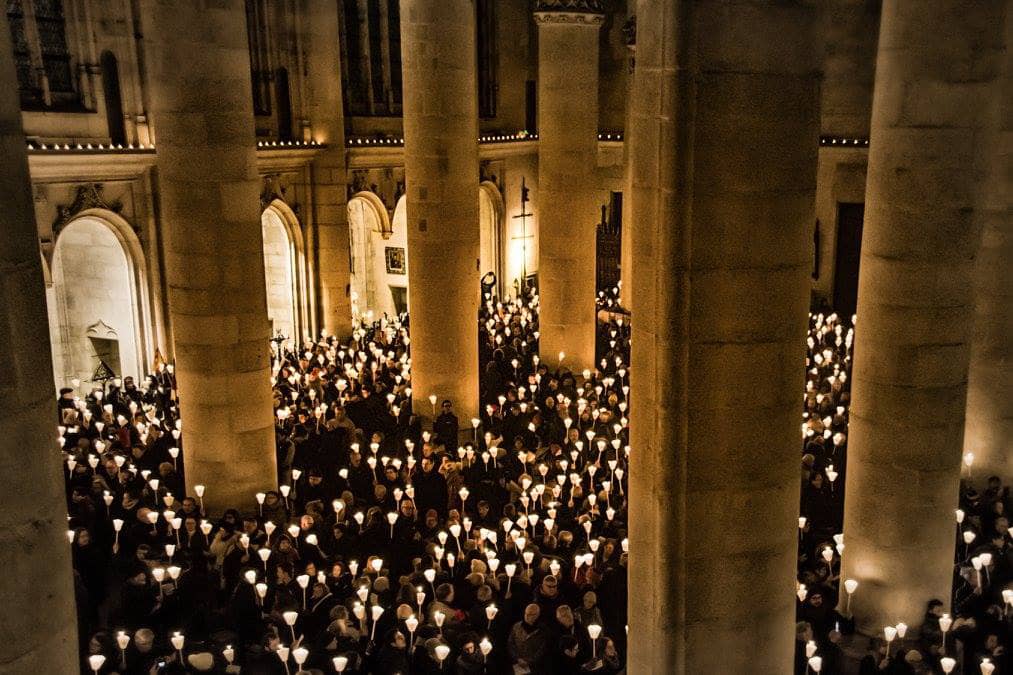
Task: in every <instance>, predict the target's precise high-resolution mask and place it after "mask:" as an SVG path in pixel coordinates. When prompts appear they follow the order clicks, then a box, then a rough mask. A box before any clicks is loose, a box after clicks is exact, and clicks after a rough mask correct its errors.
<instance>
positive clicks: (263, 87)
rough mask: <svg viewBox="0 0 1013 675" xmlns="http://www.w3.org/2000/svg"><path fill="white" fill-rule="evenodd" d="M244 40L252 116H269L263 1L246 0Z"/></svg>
mask: <svg viewBox="0 0 1013 675" xmlns="http://www.w3.org/2000/svg"><path fill="white" fill-rule="evenodd" d="M246 38H247V41H248V43H249V50H250V77H251V78H252V79H253V114H254V115H270V114H271V76H272V72H271V63H270V56H269V53H268V26H267V5H266V3H265V0H246Z"/></svg>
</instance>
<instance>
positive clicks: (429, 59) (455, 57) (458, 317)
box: [401, 0, 479, 425]
mask: <svg viewBox="0 0 1013 675" xmlns="http://www.w3.org/2000/svg"><path fill="white" fill-rule="evenodd" d="M475 60H476V51H475V7H474V3H473V2H471V0H403V2H402V3H401V63H402V67H403V69H404V78H403V82H404V85H403V86H404V99H403V100H404V135H405V152H404V155H405V182H406V189H407V199H406V206H407V213H408V303H409V309H410V312H411V354H412V399H413V403H412V409H413V410H414V411H415V413H416V414H417V415H420V416H421V417H423V418H424V419H428V418H429V417H430V416H431V414H432V407H431V406H430V403H429V396H430V395H432V394H435V395H436V397H437V398H438V399H440V400H443V399H448V398H449V399H451V400H452V401H453V402H454V407H455V409H456V412H457V416H458V419H460V421H461V424H462V425H468V423H469V420H471V418H473V417H477V416H478V415H477V411H478V302H479V270H478V239H479V234H478V232H479V228H478V81H477V74H476V63H475Z"/></svg>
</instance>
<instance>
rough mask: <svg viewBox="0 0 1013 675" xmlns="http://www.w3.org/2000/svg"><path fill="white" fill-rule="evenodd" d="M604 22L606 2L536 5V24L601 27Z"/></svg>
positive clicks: (553, 0) (565, 0)
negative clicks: (580, 24)
mask: <svg viewBox="0 0 1013 675" xmlns="http://www.w3.org/2000/svg"><path fill="white" fill-rule="evenodd" d="M604 20H605V3H604V0H538V2H537V3H536V4H535V22H536V23H585V24H593V25H601V23H602V22H603V21H604Z"/></svg>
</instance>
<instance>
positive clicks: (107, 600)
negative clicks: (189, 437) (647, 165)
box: [59, 294, 1013, 675]
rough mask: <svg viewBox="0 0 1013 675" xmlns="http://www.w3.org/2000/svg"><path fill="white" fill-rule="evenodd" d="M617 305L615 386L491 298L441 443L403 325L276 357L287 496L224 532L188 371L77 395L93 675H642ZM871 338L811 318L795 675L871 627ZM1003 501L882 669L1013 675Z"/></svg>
mask: <svg viewBox="0 0 1013 675" xmlns="http://www.w3.org/2000/svg"><path fill="white" fill-rule="evenodd" d="M610 300H611V302H610ZM599 310H600V311H599V334H598V336H597V337H598V339H597V348H598V356H597V358H598V359H599V362H598V363H597V364H596V365H597V368H596V369H595V370H593V371H583V372H579V373H571V372H569V371H568V370H566V369H565V368H560V369H558V370H550V369H549V368H548V367H546V365H545V364H544V363H543V362H541V361H540V360H539V357H538V305H537V296H536V295H532V296H531V297H530V298H527V299H525V300H524V301H521V300H511V301H503V302H499V301H497V300H496V299H495V298H494V297H492V296H491V295H487V296H486V301H485V303H484V305H483V307H482V310H481V315H480V317H479V322H478V339H479V343H480V363H481V380H480V399H481V403H480V407H481V410H480V413H479V417H477V418H475V419H474V420H461V419H458V417H457V415H456V414H455V408H454V403H455V402H453V401H449V400H440V399H439V398H438V397H436V396H434V395H430V396H428V397H426V400H427V403H428V406H427V407H428V408H429V409H427V410H426V411H424V412H425V413H427V415H428V414H430V413H431V417H432V418H433V421H432V423H431V424H426V425H423V424H422V423H421V421H420V419H419V417H418V416H417V415H416V414H415V412H414V411H413V410H412V392H411V377H410V365H411V355H410V349H409V344H410V341H409V339H408V334H409V328H410V325H409V319H408V317H407V316H402V317H398V318H396V319H387V318H385V319H383V320H380V321H377V322H375V323H371V324H366V323H363V324H361V325H359V326H358V327H357V328H356V330H355V331H354V333H353V335H352V337H351V339H350V340H348V341H344V342H341V341H338V340H336V339H335V338H333V337H327V336H322V337H320V338H319V339H318V340H315V341H305V342H304V343H303V344H300V345H299V346H298V348H297V347H296V346H295V345H294V344H293V343H292V342H291V341H288V340H281V339H279V340H276V341H274V342H273V343H272V344H273V345H274V347H273V351H274V358H273V370H272V373H273V375H272V386H273V387H274V393H275V411H276V440H277V450H278V453H277V463H278V474H279V477H280V479H279V485H278V488H277V489H276V490H271V491H267V492H264V493H259V494H256V495H250V499H249V502H248V503H247V504H246V506H245V508H241V509H239V510H229V511H226V512H225V513H223V514H220V513H216V514H212V513H207V512H206V511H205V509H204V505H203V491H202V490H200V489H199V488H195V494H191V495H188V494H187V493H186V489H185V485H184V482H183V479H182V474H183V471H184V470H185V467H184V466H183V455H182V453H181V452H180V448H181V447H182V443H183V442H184V439H183V437H182V434H181V433H180V429H181V426H180V423H179V419H178V406H177V400H176V394H175V391H176V390H175V382H174V376H173V369H172V366H171V364H158V366H157V367H156V368H155V369H154V373H153V374H152V375H150V376H149V377H148V378H146V379H145V381H144V382H142V383H141V384H140V386H138V385H137V384H136V383H135V382H133V381H132V379H131V378H124V379H123V380H122V381H119V380H115V381H113V382H111V383H110V386H108V387H101V388H96V389H94V390H92V391H91V392H90V393H88V395H87V396H85V397H84V398H78V397H77V396H76V391H75V389H73V388H67V389H64V390H62V391H61V396H60V401H59V407H60V427H59V431H60V444H61V446H62V447H63V452H64V457H65V462H66V472H67V473H66V477H67V496H68V515H69V524H70V529H69V531H68V538H69V539H70V542H71V546H72V548H73V560H74V571H75V585H76V593H77V604H78V608H79V629H80V630H79V634H80V636H81V639H82V644H81V649H82V654H83V659H82V672H84V673H98V674H99V675H102V674H106V673H119V674H121V675H126V674H131V675H132V674H135V673H137V674H144V675H147V674H149V673H173V672H215V673H235V672H242V673H278V674H279V675H280V674H288V673H294V672H299V671H302V672H348V673H359V672H362V673H365V672H370V673H408V672H413V673H428V672H443V671H447V672H455V673H501V672H503V673H505V672H510V673H525V672H530V673H580V672H593V673H615V672H620V671H622V670H623V669H624V662H625V651H626V637H627V636H626V623H627V621H626V616H627V586H626V566H627V540H626V518H627V508H626V494H627V470H628V458H629V453H630V448H629V446H628V438H629V436H628V414H629V408H628V406H629V402H630V401H629V393H630V390H629V379H630V373H629V370H628V368H629V365H628V364H629V335H630V325H629V321H628V320H627V319H628V317H627V315H626V314H624V313H623V311H622V310H621V308H620V307H618V305H617V303H616V302H615V298H614V297H610V296H608V294H605V295H603V296H601V297H600V298H599ZM853 339H854V331H853V328H852V327H851V326H850V325H848V324H847V323H846V322H844V321H842V320H841V319H840V317H838V316H836V315H834V314H829V313H828V314H815V315H813V316H812V317H811V321H810V331H809V336H808V339H807V343H808V352H807V357H806V365H805V367H806V389H805V397H804V410H803V420H802V422H803V423H802V436H803V456H802V462H801V504H800V514H801V515H800V518H799V558H798V568H799V576H798V586H797V589H798V621H799V623H798V626H797V651H796V653H797V658H796V671H797V672H799V673H805V672H808V671H813V672H816V671H819V672H822V673H830V674H834V673H840V672H844V671H843V668H844V661H845V658H844V654H843V652H842V641H843V640H844V639H845V636H848V635H849V634H850V633H852V632H853V628H854V622H853V617H851V615H850V610H849V605H848V604H847V602H846V600H845V603H843V607H842V609H843V611H838V610H837V609H835V608H836V607H837V605H838V600H839V599H840V596H841V593H845V594H846V595H845V598H846V597H847V595H850V593H854V592H860V591H859V590H857V589H856V588H855V586H854V583H853V582H851V581H849V580H842V579H840V576H839V575H840V565H839V562H840V554H841V552H842V551H843V548H844V541H843V536H842V535H841V534H840V532H841V525H842V510H843V507H842V505H843V496H844V495H843V492H844V490H843V488H844V475H845V471H846V457H847V433H848V428H847V424H848V404H849V389H850V382H849V380H848V377H849V374H850V362H851V353H852V349H851V348H852V343H853ZM564 363H565V360H564ZM76 384H79V383H76ZM416 400H418V397H416ZM1008 501H1009V496H1008V490H1006V489H1005V488H1003V487H1002V486H1001V485H1000V484H999V483H998V482H997V481H996V480H990V481H989V484H988V487H987V489H986V490H984V491H983V492H981V493H977V492H975V491H974V490H973V488H972V487H971V485H970V482H968V483H966V484H965V485H964V486H963V489H962V495H961V504H960V506H961V510H960V511H958V523H959V526H958V527H957V528H955V531H956V532H957V535H956V536H958V537H959V538H960V540H959V545H958V546H956V551H957V559H956V561H955V581H956V583H955V598H954V599H952V600H953V603H952V609H951V610H950V611H951V612H952V615H950V614H944V608H946V607H948V606H949V605H950V601H951V599H950V598H943V599H939V600H938V601H933V603H930V604H929V606H928V607H927V610H926V619H925V624H924V625H923V626H922V627H921V629H920V631H917V634H916V631H912V633H910V634H908V633H907V632H906V631H905V630H903V627H900V626H898V627H891V629H893V631H894V635H893V637H892V638H891V639H890V640H889V641H888V640H886V637H889V635H884V637H883V638H877V639H874V640H873V641H872V643H871V645H870V650H869V654H868V656H866V658H865V659H864V660H863V661H862V673H863V675H864V673H918V672H945V666H947V665H948V662H947V661H946V660H944V657H948V658H953V659H954V660H955V661H954V668H953V669H952V672H955V673H965V674H967V673H974V672H976V669H977V668H978V664H980V663H981V662H982V659H983V658H987V659H989V660H990V661H989V663H992V664H995V665H996V668H997V670H996V672H999V673H1001V672H1003V670H1002V669H1003V668H1005V667H1007V666H1008V663H1007V662H1006V658H1005V656H1004V653H1003V650H1004V648H1005V645H1007V644H1008V643H1009V640H1010V634H1009V632H1010V626H1011V618H1013V592H1010V591H1008V590H1007V591H1006V593H1005V595H1004V593H1003V590H1004V589H1005V587H1006V586H1007V585H1009V582H1010V571H1011V569H1013V565H1011V561H1013V553H1011V547H1010V537H1011V536H1013V534H1011V533H1010V532H1008V531H1007V528H1008V527H1009V523H1008V521H1007V519H1006V514H1005V509H1007V508H1008V507H1009V503H1008ZM965 532H967V533H971V534H965ZM972 535H973V536H972ZM965 537H969V538H970V539H965ZM965 542H969V543H965ZM1004 602H1005V604H1004ZM946 632H949V642H948V643H947V644H946V645H945V652H944V644H943V640H942V639H940V638H941V636H942V635H943V634H944V633H946ZM986 675H987V674H986Z"/></svg>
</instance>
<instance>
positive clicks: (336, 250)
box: [302, 0, 352, 337]
mask: <svg viewBox="0 0 1013 675" xmlns="http://www.w3.org/2000/svg"><path fill="white" fill-rule="evenodd" d="M302 25H303V27H304V28H305V30H306V31H307V32H308V36H307V38H308V39H307V43H308V45H309V51H308V58H307V63H306V66H307V69H308V74H307V79H308V80H309V85H310V89H311V95H310V108H309V116H310V123H311V126H312V131H313V140H315V141H317V142H318V143H325V144H326V146H327V147H326V148H325V149H324V150H323V151H322V152H321V154H320V156H319V157H318V158H317V159H316V160H315V161H314V162H313V167H312V174H313V176H312V178H313V223H314V226H315V230H314V235H315V237H314V239H315V242H316V261H315V262H316V271H317V280H318V283H317V287H318V288H319V296H318V303H319V310H318V316H319V317H320V324H321V328H323V330H324V331H326V332H327V333H328V334H329V335H337V336H338V337H346V336H348V335H350V334H351V326H352V304H351V297H350V293H349V283H350V279H349V277H350V274H351V269H350V268H349V257H348V246H349V243H348V188H347V182H348V178H347V177H348V173H347V165H346V162H345V119H344V107H343V102H342V92H341V49H340V32H339V30H338V5H337V4H336V3H334V2H333V1H331V0H310V2H309V3H308V5H307V17H306V21H304V22H303V24H302Z"/></svg>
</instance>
